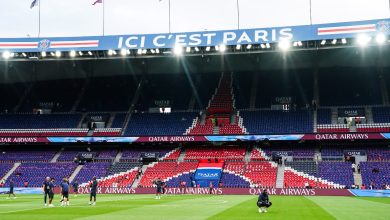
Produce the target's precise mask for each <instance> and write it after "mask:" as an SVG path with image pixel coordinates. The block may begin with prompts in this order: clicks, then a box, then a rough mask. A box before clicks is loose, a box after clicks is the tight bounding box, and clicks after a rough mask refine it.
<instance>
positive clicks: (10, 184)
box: [7, 179, 16, 199]
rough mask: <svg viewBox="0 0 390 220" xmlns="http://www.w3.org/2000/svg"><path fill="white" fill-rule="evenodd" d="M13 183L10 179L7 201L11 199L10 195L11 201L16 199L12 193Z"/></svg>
mask: <svg viewBox="0 0 390 220" xmlns="http://www.w3.org/2000/svg"><path fill="white" fill-rule="evenodd" d="M14 185H15V184H14V181H13V180H12V179H10V180H9V193H8V197H7V199H9V198H11V195H12V196H13V199H16V196H15V193H14Z"/></svg>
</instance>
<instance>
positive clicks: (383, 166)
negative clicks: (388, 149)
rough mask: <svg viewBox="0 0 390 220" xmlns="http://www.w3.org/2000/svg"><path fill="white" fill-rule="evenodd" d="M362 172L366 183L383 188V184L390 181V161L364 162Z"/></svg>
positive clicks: (361, 167) (361, 165) (361, 166)
mask: <svg viewBox="0 0 390 220" xmlns="http://www.w3.org/2000/svg"><path fill="white" fill-rule="evenodd" d="M360 173H361V174H362V181H363V184H364V185H366V186H369V185H370V184H373V187H374V188H376V189H382V188H383V187H382V185H383V184H389V183H390V162H362V163H360Z"/></svg>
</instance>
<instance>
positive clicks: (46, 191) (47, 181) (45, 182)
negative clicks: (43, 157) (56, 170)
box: [42, 177, 50, 206]
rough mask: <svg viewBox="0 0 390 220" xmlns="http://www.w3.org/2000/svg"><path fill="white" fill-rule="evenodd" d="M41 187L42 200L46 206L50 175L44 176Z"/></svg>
mask: <svg viewBox="0 0 390 220" xmlns="http://www.w3.org/2000/svg"><path fill="white" fill-rule="evenodd" d="M42 185H43V186H42V189H43V193H44V197H43V198H44V199H43V201H44V202H45V206H47V197H50V196H49V193H50V177H46V179H45V181H44V182H43V184H42Z"/></svg>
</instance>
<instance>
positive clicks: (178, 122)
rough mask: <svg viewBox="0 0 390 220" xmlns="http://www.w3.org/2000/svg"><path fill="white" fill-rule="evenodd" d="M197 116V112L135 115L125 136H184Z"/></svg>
mask: <svg viewBox="0 0 390 220" xmlns="http://www.w3.org/2000/svg"><path fill="white" fill-rule="evenodd" d="M195 116H196V113H195V112H175V113H165V114H161V113H135V114H133V115H132V116H131V119H130V121H129V124H128V126H127V130H126V131H125V135H126V136H143V135H183V134H184V133H185V131H186V129H187V128H188V127H190V125H191V124H192V120H193V119H194V118H195Z"/></svg>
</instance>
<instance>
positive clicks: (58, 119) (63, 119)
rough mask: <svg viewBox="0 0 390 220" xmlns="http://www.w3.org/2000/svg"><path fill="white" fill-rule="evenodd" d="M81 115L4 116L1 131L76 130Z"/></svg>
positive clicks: (1, 120) (0, 117)
mask: <svg viewBox="0 0 390 220" xmlns="http://www.w3.org/2000/svg"><path fill="white" fill-rule="evenodd" d="M80 120H81V114H43V115H35V114H6V115H4V114H2V115H0V129H37V128H39V129H47V128H56V129H64V128H76V127H77V125H78V123H79V122H80Z"/></svg>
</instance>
